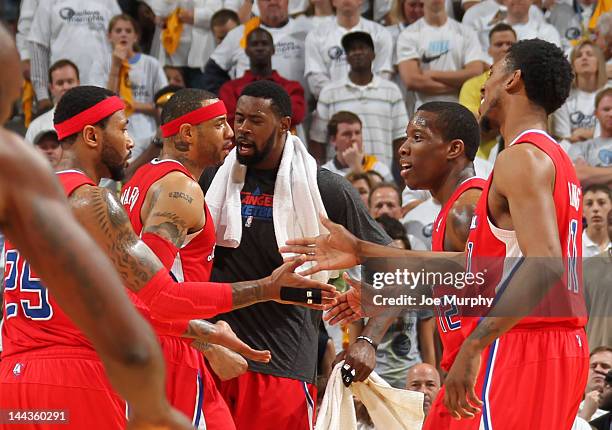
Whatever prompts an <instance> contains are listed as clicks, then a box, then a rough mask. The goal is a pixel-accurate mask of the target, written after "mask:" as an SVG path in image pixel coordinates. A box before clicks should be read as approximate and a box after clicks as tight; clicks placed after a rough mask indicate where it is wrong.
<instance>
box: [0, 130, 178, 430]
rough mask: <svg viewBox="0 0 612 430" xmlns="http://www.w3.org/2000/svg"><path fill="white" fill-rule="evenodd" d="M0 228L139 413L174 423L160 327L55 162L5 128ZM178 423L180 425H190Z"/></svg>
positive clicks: (0, 147) (0, 139) (0, 135)
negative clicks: (129, 292)
mask: <svg viewBox="0 0 612 430" xmlns="http://www.w3.org/2000/svg"><path fill="white" fill-rule="evenodd" d="M0 228H1V229H2V231H3V232H4V233H5V235H6V237H7V239H8V240H10V241H11V242H12V243H13V244H14V245H15V246H16V247H17V248H18V249H19V251H20V252H21V253H23V255H24V256H25V258H26V259H27V260H28V262H29V263H30V264H31V265H32V267H33V268H34V269H35V270H36V272H37V274H38V275H39V276H40V277H41V278H42V280H43V281H44V283H45V286H46V287H47V288H49V290H50V291H51V292H52V294H53V297H54V298H55V299H56V300H57V302H58V303H59V305H60V306H61V308H62V309H63V310H64V311H65V312H66V314H67V315H69V316H70V317H71V318H72V320H73V321H74V322H75V323H76V324H77V325H78V327H79V328H80V329H81V330H83V332H84V333H85V334H86V335H87V336H88V338H89V339H90V340H91V341H92V343H93V345H94V347H95V348H96V351H97V352H98V354H99V355H100V358H101V359H102V361H103V362H104V365H105V368H106V371H107V374H108V376H109V379H110V380H111V382H112V383H113V386H114V387H115V388H116V389H117V391H118V392H119V393H120V394H121V395H122V396H123V397H124V398H125V399H126V400H127V401H128V402H129V403H130V405H131V407H132V408H133V411H134V412H135V413H136V414H138V416H139V417H140V418H143V417H144V418H145V420H146V421H147V422H151V423H155V422H156V423H161V422H164V421H165V422H168V421H167V420H168V419H169V417H170V416H171V415H172V414H173V412H171V409H170V407H169V405H168V403H167V401H166V399H165V391H164V390H165V385H164V363H163V359H162V356H161V352H160V350H159V346H158V345H157V340H156V338H155V336H154V335H153V332H152V331H151V329H150V328H149V327H148V326H147V324H146V323H145V321H144V320H143V319H142V318H141V317H140V316H139V315H138V313H137V312H136V311H135V309H134V308H133V306H132V305H131V304H130V302H129V300H128V298H127V297H126V295H125V292H124V291H123V287H122V285H121V279H120V278H119V276H118V275H117V273H116V272H115V271H114V270H112V268H111V267H112V266H111V263H110V261H109V260H108V258H107V257H106V256H105V255H104V254H103V253H102V251H100V249H99V248H98V247H97V246H96V245H95V243H94V242H93V241H92V240H91V238H90V237H89V236H88V235H87V233H86V232H85V231H84V230H83V228H81V226H79V224H78V223H77V222H76V220H75V219H74V217H73V216H72V214H71V213H70V210H69V208H68V205H67V204H66V199H65V197H64V193H63V192H62V190H61V187H60V186H59V184H58V183H57V180H56V178H55V177H54V175H53V174H52V172H51V170H50V168H49V166H48V163H47V162H46V161H45V160H44V159H43V158H42V157H41V156H40V155H38V154H36V153H35V152H34V150H33V149H31V146H29V145H27V144H25V142H23V141H21V140H20V139H19V138H18V137H17V136H16V135H14V134H12V133H9V132H6V131H5V130H2V129H0ZM143 388H144V389H143ZM175 419H176V417H175ZM178 422H179V421H176V422H175V424H174V426H173V427H172V428H185V429H187V428H189V427H188V423H186V424H187V425H185V426H181V425H179V424H177V423H178Z"/></svg>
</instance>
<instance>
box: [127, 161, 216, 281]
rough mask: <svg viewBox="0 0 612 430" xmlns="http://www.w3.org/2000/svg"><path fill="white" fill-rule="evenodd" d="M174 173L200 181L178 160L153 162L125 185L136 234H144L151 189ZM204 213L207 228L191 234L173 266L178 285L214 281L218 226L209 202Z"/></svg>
mask: <svg viewBox="0 0 612 430" xmlns="http://www.w3.org/2000/svg"><path fill="white" fill-rule="evenodd" d="M171 172H181V173H183V174H185V175H187V176H188V177H189V178H191V179H193V180H194V181H195V180H196V179H195V178H193V176H192V175H191V173H190V172H189V170H187V169H186V168H185V166H183V165H182V164H181V163H179V162H178V161H175V160H153V161H151V162H150V163H148V164H146V165H144V166H142V167H141V168H140V169H138V170H137V171H136V173H135V174H134V176H133V177H132V179H130V181H129V182H128V183H127V184H125V185H124V187H123V190H122V192H121V203H122V204H123V206H124V207H125V210H126V211H127V213H128V215H129V217H130V222H131V223H132V226H133V227H134V231H135V232H136V234H139V235H140V234H142V227H143V226H142V219H141V218H140V213H141V210H142V205H143V203H144V201H145V198H146V197H147V193H148V192H149V188H150V187H151V186H152V185H153V184H154V183H155V182H157V181H159V180H160V179H162V178H163V177H164V176H166V175H167V174H169V173H171ZM204 211H205V212H206V224H205V225H204V228H203V229H202V230H200V231H198V232H195V233H192V234H188V235H187V238H186V240H185V243H184V244H183V246H182V247H181V249H180V250H179V252H178V254H177V256H176V258H175V260H174V264H173V265H172V267H171V270H170V271H171V272H172V274H173V275H174V277H175V278H176V280H177V281H178V282H184V281H193V282H198V281H200V282H205V281H208V280H209V279H210V274H211V271H212V265H213V258H214V251H215V240H216V239H215V226H214V224H213V220H212V216H211V215H210V212H209V211H208V206H206V203H204Z"/></svg>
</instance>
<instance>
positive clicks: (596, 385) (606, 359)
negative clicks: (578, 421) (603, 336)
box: [578, 345, 612, 421]
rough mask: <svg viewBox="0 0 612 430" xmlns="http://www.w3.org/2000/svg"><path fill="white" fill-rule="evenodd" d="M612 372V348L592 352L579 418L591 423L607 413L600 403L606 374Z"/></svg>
mask: <svg viewBox="0 0 612 430" xmlns="http://www.w3.org/2000/svg"><path fill="white" fill-rule="evenodd" d="M610 370H612V348H610V347H609V346H607V345H604V346H599V347H597V348H595V349H594V350H592V351H591V356H590V357H589V376H588V379H587V384H586V388H585V390H584V400H583V401H582V402H581V403H580V409H579V412H578V416H579V417H581V418H583V419H585V420H587V421H591V420H593V419H595V418H598V417H600V416H602V415H604V414H605V413H606V411H604V410H601V409H599V401H600V398H601V394H602V393H603V391H604V386H605V378H606V374H607V373H608V372H609V371H610Z"/></svg>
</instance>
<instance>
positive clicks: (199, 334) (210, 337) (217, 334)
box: [192, 320, 272, 363]
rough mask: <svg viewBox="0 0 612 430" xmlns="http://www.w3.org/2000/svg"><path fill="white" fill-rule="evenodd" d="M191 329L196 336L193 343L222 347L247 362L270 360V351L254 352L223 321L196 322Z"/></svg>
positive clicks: (265, 361)
mask: <svg viewBox="0 0 612 430" xmlns="http://www.w3.org/2000/svg"><path fill="white" fill-rule="evenodd" d="M192 327H193V329H194V333H195V335H196V338H195V341H194V342H201V343H212V344H215V345H220V346H224V347H226V348H227V349H229V350H231V351H234V352H236V353H238V354H240V355H242V356H243V357H245V358H248V359H249V360H253V361H258V362H261V363H268V362H270V359H271V358H272V355H271V354H270V351H258V350H255V349H253V348H251V347H250V346H249V345H247V344H246V343H244V342H243V341H241V340H240V339H239V338H238V336H236V333H234V331H233V330H232V328H231V327H230V326H229V324H228V323H226V322H225V321H217V322H216V323H215V324H212V323H210V322H208V321H204V320H197V321H196V322H195V324H193V325H192Z"/></svg>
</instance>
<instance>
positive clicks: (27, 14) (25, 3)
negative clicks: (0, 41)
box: [15, 0, 39, 79]
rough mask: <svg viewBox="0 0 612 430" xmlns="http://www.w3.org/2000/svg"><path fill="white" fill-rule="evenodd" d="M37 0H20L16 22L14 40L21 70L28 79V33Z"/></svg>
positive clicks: (36, 6)
mask: <svg viewBox="0 0 612 430" xmlns="http://www.w3.org/2000/svg"><path fill="white" fill-rule="evenodd" d="M38 2H39V0H22V2H21V5H20V6H19V21H18V22H17V34H16V35H15V42H16V44H17V50H18V51H19V58H21V70H22V72H23V78H24V79H30V47H29V43H28V35H29V34H30V28H31V27H32V21H33V20H34V14H35V13H36V9H37V8H38Z"/></svg>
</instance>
